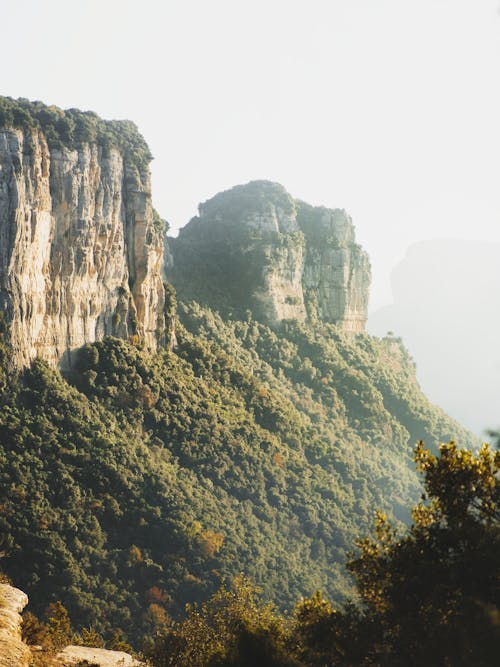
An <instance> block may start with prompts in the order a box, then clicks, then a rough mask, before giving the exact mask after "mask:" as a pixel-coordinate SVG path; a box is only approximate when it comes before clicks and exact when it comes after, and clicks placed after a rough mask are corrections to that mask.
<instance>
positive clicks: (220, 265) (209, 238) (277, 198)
mask: <svg viewBox="0 0 500 667" xmlns="http://www.w3.org/2000/svg"><path fill="white" fill-rule="evenodd" d="M169 247H170V254H169V261H170V267H169V268H168V271H167V272H168V276H169V279H170V280H171V281H172V283H173V284H174V286H175V287H176V289H177V290H178V291H179V294H180V296H181V297H182V298H186V299H195V300H196V301H199V302H202V303H205V304H206V305H208V306H210V307H212V308H215V309H217V310H220V311H222V312H224V313H225V314H229V313H232V314H233V315H235V316H243V315H244V313H245V310H247V309H250V310H251V311H252V312H253V313H254V315H255V316H256V317H257V318H259V319H260V320H262V321H263V322H266V323H267V324H270V325H271V326H273V327H276V326H278V325H279V324H280V323H281V322H283V321H284V320H297V321H299V322H303V321H306V320H309V321H314V320H315V319H318V318H319V319H321V320H323V321H325V322H333V323H335V324H337V325H338V326H340V327H341V328H342V329H344V330H345V331H351V332H353V333H359V332H361V331H363V330H364V327H365V323H366V317H367V307H368V290H369V286H370V263H369V260H368V256H367V254H366V253H365V252H364V251H363V250H362V249H361V248H360V247H359V246H358V245H357V244H356V243H355V237H354V226H353V224H352V221H351V219H350V218H349V216H348V215H347V214H346V212H345V211H342V210H340V209H334V210H330V209H326V208H324V207H313V206H310V205H309V204H306V203H304V202H301V201H295V200H294V199H293V198H292V197H291V196H290V195H289V194H288V192H287V191H286V190H285V189H284V188H283V186H281V185H279V184H278V183H271V182H269V181H253V182H251V183H247V184H246V185H238V186H236V187H234V188H232V189H231V190H227V191H226V192H221V193H220V194H218V195H216V196H215V197H213V198H212V199H210V200H209V201H207V202H205V203H203V204H200V206H199V216H198V217H196V218H193V220H191V222H189V224H187V225H186V226H185V227H184V228H183V229H181V231H180V233H179V237H178V238H177V239H169Z"/></svg>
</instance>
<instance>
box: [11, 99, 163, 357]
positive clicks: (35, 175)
mask: <svg viewBox="0 0 500 667" xmlns="http://www.w3.org/2000/svg"><path fill="white" fill-rule="evenodd" d="M0 101H2V100H0ZM3 102H4V106H5V108H0V310H1V311H2V312H3V313H4V319H5V320H6V324H7V331H8V335H9V339H10V344H11V346H12V351H13V362H14V363H15V365H17V366H22V365H25V364H27V363H29V362H30V360H32V359H33V358H34V357H35V356H40V357H42V358H44V359H46V360H48V361H49V362H51V363H52V364H54V365H55V364H57V363H59V362H61V363H62V365H63V366H70V365H71V361H72V359H71V355H72V351H73V350H75V349H77V348H79V347H81V346H82V345H84V344H85V343H87V342H92V341H95V340H99V339H101V338H103V337H104V336H105V335H114V336H118V337H121V338H127V337H129V336H132V335H134V336H139V337H140V338H142V339H144V341H145V344H146V345H147V346H148V347H149V348H152V349H155V348H156V347H157V345H159V344H162V343H165V342H166V338H167V336H168V328H169V325H168V322H166V317H165V289H164V285H163V275H162V266H163V238H162V230H161V229H158V224H157V221H155V219H154V211H153V207H152V203H151V186H150V173H149V167H148V164H147V162H148V160H144V159H143V160H142V162H141V161H139V160H137V159H135V160H134V159H133V156H131V151H130V150H127V148H128V147H127V146H126V142H125V141H124V140H121V141H120V140H115V137H120V132H122V134H124V133H125V132H126V131H127V132H128V133H129V136H128V139H127V140H128V141H129V143H131V144H132V147H133V146H134V145H135V144H137V143H138V142H141V141H143V140H142V138H140V135H138V133H137V130H136V129H135V127H134V126H132V125H131V124H126V123H125V122H124V123H122V125H121V126H119V127H115V126H114V125H113V123H105V122H104V121H101V120H100V119H98V120H96V117H95V115H93V114H82V113H81V112H74V113H73V114H71V113H68V112H63V111H61V110H58V109H56V110H55V111H54V108H53V107H50V108H46V107H44V106H43V105H40V104H39V103H35V104H34V105H31V106H30V103H25V104H24V106H22V105H21V106H20V105H19V104H18V103H16V102H14V101H13V100H8V98H3ZM20 102H22V101H20ZM5 109H6V110H5ZM2 112H3V115H2ZM21 112H22V113H21ZM23 113H24V115H23ZM9 114H10V115H9ZM76 114H79V115H76ZM75 118H76V120H77V122H75ZM87 125H89V127H90V130H88V128H87ZM95 127H98V128H99V131H100V134H99V132H97V130H95ZM54 128H56V129H54ZM75 128H76V129H75ZM102 128H104V130H103V129H102ZM131 128H132V129H131ZM84 130H85V132H84ZM56 131H59V132H60V135H61V136H60V137H57V136H56V137H55V138H54V133H55V132H56ZM77 131H79V132H80V135H79V136H76V132H77ZM106 132H114V135H113V134H110V136H109V137H108V135H107V134H106ZM134 133H135V134H134ZM155 223H156V224H155Z"/></svg>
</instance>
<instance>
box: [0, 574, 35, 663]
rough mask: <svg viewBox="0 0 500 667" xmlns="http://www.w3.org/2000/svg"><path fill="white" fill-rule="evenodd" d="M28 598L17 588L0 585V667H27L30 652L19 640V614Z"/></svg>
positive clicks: (29, 660) (29, 661)
mask: <svg viewBox="0 0 500 667" xmlns="http://www.w3.org/2000/svg"><path fill="white" fill-rule="evenodd" d="M27 604H28V597H27V595H26V594H25V593H23V592H22V591H20V590H19V589H18V588H14V587H13V586H9V585H8V584H0V667H28V665H29V664H31V651H30V650H29V648H28V647H27V646H26V644H24V643H23V641H22V639H21V621H22V619H21V613H20V612H22V610H23V609H24V608H25V607H26V605H27Z"/></svg>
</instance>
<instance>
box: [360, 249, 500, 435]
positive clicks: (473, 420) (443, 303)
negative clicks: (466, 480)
mask: <svg viewBox="0 0 500 667" xmlns="http://www.w3.org/2000/svg"><path fill="white" fill-rule="evenodd" d="M499 256H500V244H499V243H492V242H485V241H465V240H459V239H437V240H429V241H423V242H420V243H416V244H414V245H412V246H410V248H409V249H408V251H407V253H406V257H405V258H404V259H403V261H402V262H400V263H399V264H398V266H396V268H395V269H394V271H393V273H392V277H391V283H392V291H393V295H394V304H392V305H390V306H386V307H384V308H381V309H379V310H377V311H375V312H374V313H372V314H371V315H370V318H369V322H368V329H369V331H370V333H372V334H375V335H378V336H384V335H385V334H386V333H387V331H389V330H390V331H393V332H394V333H395V334H396V335H398V336H402V337H403V340H404V342H405V344H406V345H407V346H408V348H409V350H410V352H411V354H412V355H413V356H414V358H415V359H416V360H417V373H418V377H419V379H420V381H421V383H422V385H423V388H424V391H425V392H426V393H427V394H428V396H429V397H430V398H431V400H433V401H435V402H436V403H437V404H439V405H441V406H443V407H444V408H445V409H446V410H447V411H448V412H449V413H450V414H452V415H453V416H454V417H455V418H456V419H458V420H459V421H461V423H463V424H466V425H467V426H468V427H469V428H471V429H473V430H474V431H475V432H476V433H477V434H478V435H479V434H483V432H484V430H485V429H488V428H489V429H494V428H497V427H498V426H500V421H499V420H500V415H499V404H498V397H499V396H500V348H499V346H498V340H497V338H498V333H497V332H498V329H499V327H500V265H499V263H498V257H499Z"/></svg>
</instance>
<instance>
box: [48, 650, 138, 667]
mask: <svg viewBox="0 0 500 667" xmlns="http://www.w3.org/2000/svg"><path fill="white" fill-rule="evenodd" d="M145 664H146V663H144V662H140V661H139V660H136V659H135V658H132V656H131V655H129V654H128V653H124V652H123V651H108V650H106V649H103V648H88V647H86V646H67V647H66V648H65V649H64V650H63V651H61V652H60V653H59V654H58V655H57V658H56V661H55V664H54V667H73V666H80V665H89V666H91V665H92V667H141V665H142V666H144V667H145Z"/></svg>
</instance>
